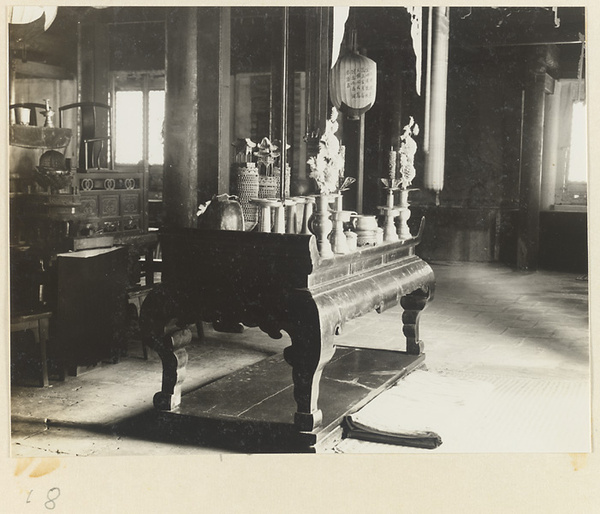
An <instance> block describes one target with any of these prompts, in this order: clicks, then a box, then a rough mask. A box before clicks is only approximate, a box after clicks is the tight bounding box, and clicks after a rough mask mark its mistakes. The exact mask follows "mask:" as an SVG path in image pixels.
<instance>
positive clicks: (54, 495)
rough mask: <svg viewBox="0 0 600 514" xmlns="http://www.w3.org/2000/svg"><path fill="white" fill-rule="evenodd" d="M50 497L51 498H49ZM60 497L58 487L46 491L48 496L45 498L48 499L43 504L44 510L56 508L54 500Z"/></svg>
mask: <svg viewBox="0 0 600 514" xmlns="http://www.w3.org/2000/svg"><path fill="white" fill-rule="evenodd" d="M51 496H52V497H51ZM59 496H60V489H59V488H58V487H53V488H52V489H50V490H49V491H48V495H47V496H46V497H47V498H48V501H47V502H46V503H44V505H45V506H46V508H47V509H48V510H53V509H54V507H56V502H55V500H56V499H57V498H58V497H59Z"/></svg>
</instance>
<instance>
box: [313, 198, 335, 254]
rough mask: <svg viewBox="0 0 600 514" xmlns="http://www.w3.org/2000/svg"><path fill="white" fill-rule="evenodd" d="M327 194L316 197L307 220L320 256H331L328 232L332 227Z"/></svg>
mask: <svg viewBox="0 0 600 514" xmlns="http://www.w3.org/2000/svg"><path fill="white" fill-rule="evenodd" d="M329 201H330V197H329V195H324V194H321V195H318V196H317V197H316V203H315V210H314V212H313V215H312V218H311V219H310V220H309V229H310V231H311V232H312V233H313V234H314V235H315V236H316V238H317V248H318V249H319V254H320V255H321V257H325V258H328V257H333V250H332V249H331V243H330V241H329V233H330V232H331V230H332V229H333V222H332V221H331V219H330V217H331V213H330V212H329Z"/></svg>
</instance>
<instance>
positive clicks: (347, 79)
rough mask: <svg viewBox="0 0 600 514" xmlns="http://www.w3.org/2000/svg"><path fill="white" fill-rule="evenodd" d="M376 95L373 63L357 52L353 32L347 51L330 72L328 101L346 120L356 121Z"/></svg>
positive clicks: (354, 32) (371, 103)
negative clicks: (346, 117)
mask: <svg viewBox="0 0 600 514" xmlns="http://www.w3.org/2000/svg"><path fill="white" fill-rule="evenodd" d="M376 93H377V64H375V62H374V61H372V60H371V59H369V58H368V57H365V56H364V55H360V54H359V53H358V50H357V46H356V31H355V30H354V31H352V34H351V44H350V50H349V51H348V52H347V53H345V54H344V55H341V56H340V57H339V59H338V60H337V62H336V63H335V66H334V67H333V69H332V70H331V76H330V82H329V94H330V96H331V102H332V103H333V105H334V106H335V107H336V108H337V109H339V110H340V111H342V112H343V113H344V114H346V115H347V116H348V118H350V119H354V120H356V119H358V118H360V116H361V115H362V114H364V113H365V112H367V111H368V110H369V109H370V108H371V107H373V104H374V103H375V95H376Z"/></svg>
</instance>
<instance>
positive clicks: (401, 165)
mask: <svg viewBox="0 0 600 514" xmlns="http://www.w3.org/2000/svg"><path fill="white" fill-rule="evenodd" d="M418 134H419V125H417V124H416V123H415V120H414V119H413V117H412V116H411V117H410V119H409V122H408V124H406V125H405V126H404V128H403V129H402V134H401V135H400V140H399V145H398V146H399V149H398V151H397V152H396V151H394V149H393V148H392V149H390V157H389V161H388V177H389V178H387V179H381V181H382V182H383V183H384V184H385V185H386V186H387V187H389V188H392V189H403V190H406V189H409V187H410V186H411V184H412V181H413V179H414V178H415V174H416V171H415V154H416V153H417V143H416V141H415V140H414V139H413V137H412V136H417V135H418Z"/></svg>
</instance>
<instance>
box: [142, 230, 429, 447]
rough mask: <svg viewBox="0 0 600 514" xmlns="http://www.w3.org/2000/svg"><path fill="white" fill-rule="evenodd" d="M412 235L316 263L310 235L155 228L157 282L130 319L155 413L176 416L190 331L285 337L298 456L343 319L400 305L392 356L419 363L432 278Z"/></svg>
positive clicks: (316, 420) (317, 425) (310, 435)
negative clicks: (145, 352) (400, 335)
mask: <svg viewBox="0 0 600 514" xmlns="http://www.w3.org/2000/svg"><path fill="white" fill-rule="evenodd" d="M422 229H423V223H422V224H421V228H420V230H419V234H418V235H417V237H415V238H412V239H410V240H407V241H397V242H391V243H384V244H381V245H378V246H370V247H363V248H360V249H359V250H358V251H356V252H353V253H350V254H346V255H336V256H334V257H333V258H328V259H323V258H321V257H320V256H319V253H318V250H317V245H316V240H315V238H314V236H311V235H303V234H273V233H257V232H237V231H220V230H198V229H176V230H163V231H161V233H160V241H161V246H162V252H163V271H162V273H163V274H162V283H161V284H158V285H157V286H155V287H154V288H153V289H152V291H151V292H150V293H149V295H148V297H147V298H146V300H145V302H144V304H143V306H142V311H141V317H140V325H141V330H142V337H143V339H144V342H145V344H147V345H148V346H150V347H151V348H152V349H154V350H155V351H156V352H157V353H158V355H159V356H160V358H161V360H162V365H163V378H162V389H161V391H159V392H158V393H156V395H155V396H154V406H155V408H156V409H158V410H160V411H163V412H171V413H173V414H174V415H183V414H182V409H181V408H180V407H179V406H180V403H181V386H182V382H183V380H184V376H185V369H186V364H187V352H186V350H185V348H186V345H187V344H189V342H190V341H191V339H192V336H191V331H190V329H189V327H190V325H192V324H195V323H197V322H199V321H206V322H212V323H221V324H222V325H232V324H234V323H238V322H239V323H242V324H244V325H246V326H251V327H252V326H258V327H260V329H261V330H263V331H264V332H266V333H267V334H268V335H269V336H270V337H273V338H280V337H281V336H282V331H285V332H287V333H288V334H289V336H290V339H291V342H292V344H291V346H289V347H287V348H286V349H285V350H284V354H283V355H284V358H285V361H286V362H287V363H288V364H289V365H291V367H292V373H291V376H292V380H293V396H294V400H295V404H296V405H295V407H296V409H295V412H290V413H289V422H290V426H291V428H292V429H293V431H294V433H295V434H296V435H297V436H298V437H297V438H296V440H300V441H303V444H304V445H305V449H306V450H307V451H311V449H314V447H315V446H316V445H317V444H318V443H319V438H322V437H324V436H325V434H323V431H322V430H321V429H322V425H323V419H324V416H323V412H322V410H321V408H320V405H319V392H320V382H321V376H322V374H323V370H324V368H325V366H326V365H327V364H328V363H329V362H330V361H331V360H332V357H333V356H334V353H335V351H336V345H335V336H336V334H340V333H341V331H342V330H343V327H344V324H345V323H346V322H347V321H349V320H351V319H353V318H357V317H359V316H361V315H363V314H366V313H368V312H371V311H373V310H376V311H378V312H382V311H383V310H385V309H387V308H389V307H392V306H395V305H397V304H398V303H400V304H401V305H402V307H403V309H404V311H403V314H402V323H403V332H404V335H405V336H406V350H405V351H403V352H397V353H398V354H404V355H406V356H407V357H408V358H409V359H408V361H410V362H411V363H412V365H413V366H414V365H417V364H418V363H420V362H421V361H422V360H423V358H424V356H423V355H422V353H423V343H422V342H421V341H420V340H419V330H418V323H419V315H420V313H421V312H422V310H423V308H424V307H425V306H426V304H427V301H428V300H429V299H430V298H431V297H432V295H433V290H434V284H435V280H434V275H433V271H432V269H431V268H430V266H429V265H428V264H427V263H425V262H424V261H423V260H421V259H420V258H419V257H417V256H416V255H415V252H414V249H415V246H416V245H417V244H418V243H419V241H420V238H421V234H422ZM408 361H407V362H408ZM401 371H402V370H400V369H399V370H398V375H397V376H400V375H401ZM404 371H406V370H404ZM389 385H391V384H389ZM186 401H187V397H186ZM192 410H193V409H192ZM292 414H293V416H292ZM325 417H326V418H327V416H325Z"/></svg>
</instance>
